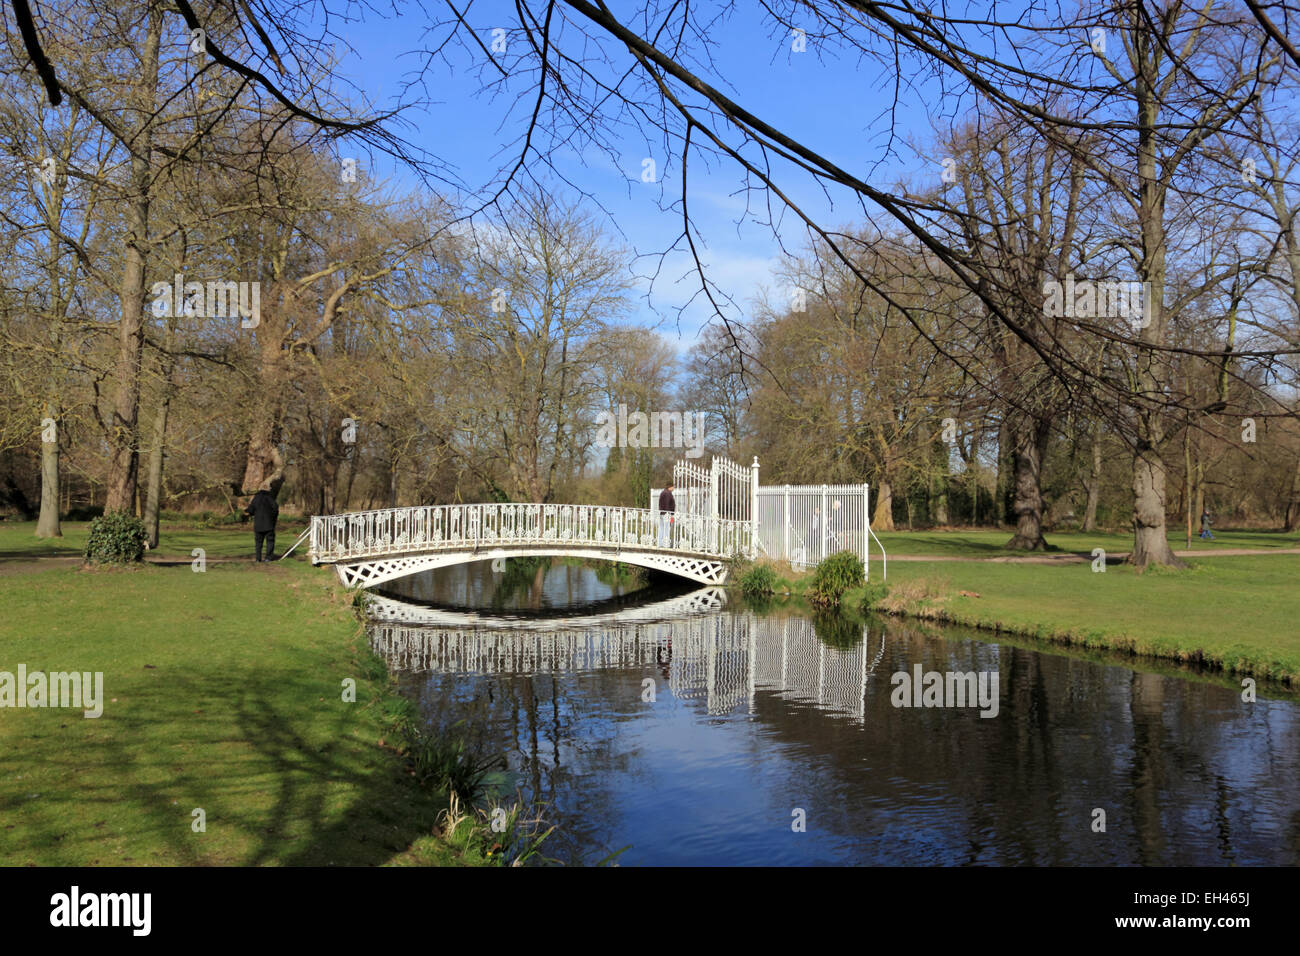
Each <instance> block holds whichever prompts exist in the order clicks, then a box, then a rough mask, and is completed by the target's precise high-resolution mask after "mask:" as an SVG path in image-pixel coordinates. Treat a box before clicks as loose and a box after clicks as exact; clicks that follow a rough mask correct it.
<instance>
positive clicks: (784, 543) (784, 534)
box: [781, 485, 790, 561]
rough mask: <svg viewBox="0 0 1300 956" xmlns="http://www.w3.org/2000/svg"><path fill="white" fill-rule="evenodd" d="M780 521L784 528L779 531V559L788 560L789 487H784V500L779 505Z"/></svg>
mask: <svg viewBox="0 0 1300 956" xmlns="http://www.w3.org/2000/svg"><path fill="white" fill-rule="evenodd" d="M781 519H782V523H783V524H784V525H785V527H784V528H783V529H782V531H781V557H782V559H783V560H786V561H789V560H790V486H789V485H786V486H785V500H784V501H783V502H782V504H781Z"/></svg>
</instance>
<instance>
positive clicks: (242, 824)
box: [0, 525, 483, 866]
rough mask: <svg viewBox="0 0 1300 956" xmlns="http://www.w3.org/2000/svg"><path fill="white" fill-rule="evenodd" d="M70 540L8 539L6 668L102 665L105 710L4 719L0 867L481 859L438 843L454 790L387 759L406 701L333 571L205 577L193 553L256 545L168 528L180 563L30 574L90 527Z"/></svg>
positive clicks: (230, 568) (1, 577)
mask: <svg viewBox="0 0 1300 956" xmlns="http://www.w3.org/2000/svg"><path fill="white" fill-rule="evenodd" d="M66 530H67V532H68V533H67V537H66V538H65V539H63V540H62V541H58V540H56V541H53V542H37V541H36V539H34V538H31V537H30V526H27V531H26V535H25V536H24V535H23V533H22V532H23V526H22V525H17V526H10V525H0V557H2V558H5V559H8V560H6V561H5V563H4V565H3V566H0V570H3V573H0V607H3V608H4V615H3V618H0V649H2V650H0V670H3V671H9V672H11V673H14V672H16V671H17V666H18V665H19V664H20V663H21V664H25V665H26V667H27V670H28V672H29V673H30V672H32V671H37V670H42V671H64V670H77V671H92V672H93V671H102V672H103V675H104V678H103V679H104V697H105V700H104V702H103V715H102V716H101V717H99V718H98V719H86V718H84V717H83V716H82V712H81V711H80V710H69V709H58V708H44V709H26V708H24V709H13V708H4V709H0V818H2V820H3V822H2V824H0V826H2V829H0V864H4V865H9V866H15V865H27V864H40V865H55V864H57V865H86V864H99V865H116V864H133V865H151V864H160V865H172V864H185V865H213V864H215V865H223V864H238V865H256V864H268V865H297V864H307V865H330V864H362V865H364V864H382V863H412V862H416V863H434V864H453V863H455V864H464V863H479V862H483V858H482V856H481V855H480V854H479V851H478V850H477V849H475V848H474V847H473V846H472V845H470V842H469V841H466V842H465V845H453V843H451V842H448V841H447V840H445V839H443V838H442V837H435V836H432V834H433V833H434V829H435V819H436V816H437V813H438V812H439V810H440V809H442V808H443V807H445V806H446V798H445V796H444V795H442V794H436V793H430V792H427V791H425V790H422V789H420V788H419V787H417V786H416V785H415V783H414V781H413V780H412V778H411V776H410V775H409V774H408V772H407V769H406V764H405V762H404V761H403V760H402V758H401V757H400V756H399V755H398V754H397V753H396V752H395V751H394V749H393V748H392V746H391V745H389V744H387V742H386V745H385V746H381V745H380V739H381V738H383V737H384V735H385V732H386V728H388V727H390V726H391V723H390V720H391V715H392V713H393V712H394V698H393V696H392V695H391V687H390V684H389V682H388V679H387V676H386V674H385V673H384V669H383V666H382V664H381V663H380V662H378V660H377V659H376V658H374V657H373V656H371V655H370V654H369V651H368V650H367V649H366V647H365V639H364V635H363V634H362V633H361V631H360V628H359V627H358V624H357V622H356V620H355V617H354V615H353V612H352V609H351V606H350V604H349V599H348V596H347V595H346V594H345V593H344V592H343V591H342V589H340V588H338V587H337V586H336V585H335V583H334V579H333V577H332V575H329V574H327V573H326V572H324V571H321V570H317V569H312V568H311V567H310V566H308V565H306V564H305V562H303V563H300V562H298V561H297V560H290V561H288V562H285V563H283V564H276V565H269V566H267V565H263V566H257V565H254V564H252V563H248V564H245V563H242V562H241V563H233V564H221V563H213V564H209V565H208V568H207V571H206V572H204V573H202V574H199V573H194V572H193V571H192V570H191V569H190V566H189V564H188V558H189V549H190V548H191V547H203V548H205V549H206V550H207V552H208V555H209V556H210V557H211V556H220V555H224V554H231V555H234V554H239V553H248V551H250V550H251V547H250V545H251V539H252V535H251V533H248V532H247V531H245V532H243V533H237V532H228V531H224V530H212V531H209V530H192V529H191V530H185V531H181V532H180V533H174V534H167V533H164V534H165V540H164V541H163V547H162V548H161V549H160V551H161V552H162V553H163V554H176V555H177V556H180V557H184V558H186V559H187V560H186V562H185V563H183V564H180V565H176V566H145V567H137V568H133V569H129V570H100V571H94V572H90V571H83V570H81V569H79V568H78V567H73V566H68V567H62V566H60V567H53V568H47V569H46V570H43V571H41V572H40V573H34V571H33V569H34V567H35V566H36V565H39V564H43V563H46V562H39V561H28V562H25V563H19V562H18V561H15V560H14V559H15V558H16V557H19V556H22V555H23V554H26V555H29V556H30V555H31V554H32V553H33V552H34V553H36V554H44V555H47V556H57V555H58V554H59V553H60V551H59V549H60V547H62V548H63V549H64V550H65V551H66V550H69V549H70V550H71V552H72V553H78V549H79V547H80V544H84V539H85V533H84V525H70V526H68V527H67V529H66ZM286 537H287V541H286V546H287V544H288V543H292V540H293V537H292V536H289V535H287V534H286ZM24 549H27V550H26V551H24ZM349 677H350V678H354V679H355V680H356V682H357V687H356V701H357V702H356V703H346V702H344V701H343V699H342V696H343V693H342V682H343V680H344V679H345V678H349ZM195 808H202V809H203V810H204V812H205V813H206V826H207V829H206V832H202V833H196V832H194V831H193V829H192V827H191V824H192V821H193V817H192V815H191V811H193V810H194V809H195Z"/></svg>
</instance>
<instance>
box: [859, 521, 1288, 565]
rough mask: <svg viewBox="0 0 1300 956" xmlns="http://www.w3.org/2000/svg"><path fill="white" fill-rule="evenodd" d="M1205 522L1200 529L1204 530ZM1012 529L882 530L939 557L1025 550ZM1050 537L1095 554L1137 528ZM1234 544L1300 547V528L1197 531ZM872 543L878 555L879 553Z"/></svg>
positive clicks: (893, 541)
mask: <svg viewBox="0 0 1300 956" xmlns="http://www.w3.org/2000/svg"><path fill="white" fill-rule="evenodd" d="M1199 531H1200V528H1199V526H1198V527H1197V529H1196V532H1199ZM1011 534H1012V533H1011V532H1010V531H1002V530H993V529H989V530H973V531H967V530H957V531H884V532H877V533H876V537H878V538H879V539H880V541H881V543H882V544H883V545H884V546H885V552H886V554H889V555H891V556H892V555H896V554H897V555H933V556H936V557H966V558H996V557H1006V556H1008V555H1015V554H1022V553H1023V552H1018V551H1008V550H1006V549H1005V548H1004V547H1003V546H1004V545H1005V544H1006V543H1007V542H1008V541H1010V540H1011ZM1046 537H1047V543H1048V545H1049V546H1051V547H1052V548H1053V550H1054V551H1057V552H1072V553H1076V554H1091V552H1092V549H1093V548H1104V549H1105V551H1106V553H1107V554H1127V553H1128V552H1130V551H1132V550H1133V534H1132V532H1106V531H1088V532H1084V531H1058V532H1053V533H1051V534H1048V535H1047V536H1046ZM1169 544H1170V545H1171V546H1172V547H1173V548H1174V549H1175V550H1176V551H1184V550H1187V532H1186V531H1185V530H1182V529H1181V528H1180V529H1176V530H1175V531H1173V532H1171V533H1170V534H1169ZM1234 548H1245V549H1255V548H1268V549H1275V548H1300V531H1293V532H1291V533H1290V534H1283V533H1282V532H1280V531H1254V530H1249V531H1230V530H1225V531H1220V530H1218V529H1216V530H1215V532H1214V540H1212V541H1211V540H1206V541H1202V540H1201V539H1200V538H1198V537H1196V533H1193V535H1192V548H1191V550H1193V551H1196V552H1212V551H1223V550H1227V549H1234ZM877 554H878V553H877V552H876V550H875V545H874V542H873V545H872V558H873V559H875V558H876V557H877Z"/></svg>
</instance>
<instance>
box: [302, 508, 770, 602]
mask: <svg viewBox="0 0 1300 956" xmlns="http://www.w3.org/2000/svg"><path fill="white" fill-rule="evenodd" d="M308 533H309V534H310V544H309V548H308V557H309V558H310V559H311V562H312V564H332V565H334V567H335V570H336V571H337V573H338V576H339V579H340V580H341V581H342V582H343V584H344V585H345V586H347V587H358V586H359V587H366V588H369V587H374V586H375V585H378V584H383V583H384V582H386V581H391V580H394V579H395V578H400V577H405V576H406V575H408V574H418V573H419V572H421V571H428V570H431V569H433V568H443V567H447V566H449V565H453V564H465V563H468V562H471V561H492V560H497V559H505V558H520V557H573V558H590V559H596V560H603V561H619V562H622V563H624V564H634V565H639V566H640V567H643V568H650V569H653V570H658V571H665V572H667V573H669V574H675V575H677V576H679V577H683V578H687V579H689V580H692V581H698V582H700V583H701V584H707V585H718V584H722V583H724V582H725V581H726V578H727V571H728V570H729V564H728V562H729V561H730V560H731V559H732V558H734V557H737V556H744V557H753V556H754V555H755V553H756V552H755V542H756V540H757V538H756V535H755V527H754V524H753V522H752V520H743V519H735V518H722V517H715V516H712V515H696V514H678V515H675V516H673V518H672V520H671V521H669V520H668V516H667V515H664V516H660V515H659V514H658V513H657V512H655V511H652V510H650V509H647V508H618V507H610V506H606V505H560V504H529V503H524V504H514V503H506V504H462V505H429V506H424V507H417V508H390V509H385V510H381V511H358V512H353V513H350V514H342V515H317V516H315V517H313V518H312V519H311V527H310V528H309V529H308Z"/></svg>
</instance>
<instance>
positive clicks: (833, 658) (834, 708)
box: [370, 588, 885, 721]
mask: <svg viewBox="0 0 1300 956" xmlns="http://www.w3.org/2000/svg"><path fill="white" fill-rule="evenodd" d="M725 602H726V596H725V592H724V591H723V590H722V589H721V588H704V589H701V590H699V591H695V592H692V593H691V594H688V595H684V596H682V597H678V598H674V599H672V600H669V601H662V602H657V603H655V604H650V605H643V606H641V607H637V608H629V609H626V610H620V611H616V612H612V613H608V614H600V615H593V616H590V617H587V618H542V619H521V618H511V617H487V616H481V615H477V614H465V613H459V612H454V611H444V610H440V609H435V608H425V607H419V606H416V605H410V604H406V603H404V602H401V601H396V600H393V599H391V598H380V599H377V600H375V601H373V602H372V603H371V605H370V615H371V617H372V619H373V620H374V623H373V624H372V626H371V647H372V648H373V649H374V651H375V653H377V654H378V655H379V656H380V657H382V658H383V659H384V661H385V662H386V663H387V665H388V667H389V670H390V671H398V672H400V671H406V672H418V673H435V674H501V675H512V676H528V675H534V674H558V673H567V672H575V671H591V670H602V669H620V668H628V667H647V666H649V667H657V668H658V669H659V670H660V673H661V674H663V675H664V676H666V678H667V681H668V687H669V690H670V691H671V692H672V695H673V696H674V697H676V698H678V699H680V700H689V701H699V702H702V703H703V705H704V709H705V710H706V711H707V713H708V714H709V715H723V714H729V713H732V712H734V711H736V710H737V709H739V708H744V709H746V710H747V711H748V712H749V713H751V714H752V713H753V712H754V708H755V695H756V694H757V693H758V692H759V691H772V692H776V693H779V694H780V695H782V696H783V697H785V698H786V699H787V700H792V701H798V702H805V703H809V704H814V705H816V706H817V707H818V708H819V709H820V710H822V711H827V712H832V713H837V714H841V715H843V716H847V717H851V718H854V719H856V720H858V721H861V720H862V719H863V716H864V707H865V699H866V691H867V684H868V682H869V681H870V680H871V679H872V677H873V674H874V672H875V669H876V666H877V665H878V664H879V663H880V659H881V657H882V656H883V654H884V649H885V639H884V634H883V633H882V634H881V635H880V637H879V639H878V640H875V639H872V638H871V636H870V635H868V634H866V633H865V629H864V631H863V633H862V634H860V635H856V636H858V637H861V638H865V639H862V640H858V641H856V642H855V643H854V646H851V647H834V646H829V645H828V644H827V643H826V641H825V640H823V639H822V638H820V637H819V636H818V635H817V633H816V629H815V627H814V625H813V622H811V621H809V620H807V619H805V618H774V617H760V616H758V615H756V614H753V613H732V614H717V613H714V612H716V611H718V610H720V609H721V608H722V607H723V606H724V604H725Z"/></svg>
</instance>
